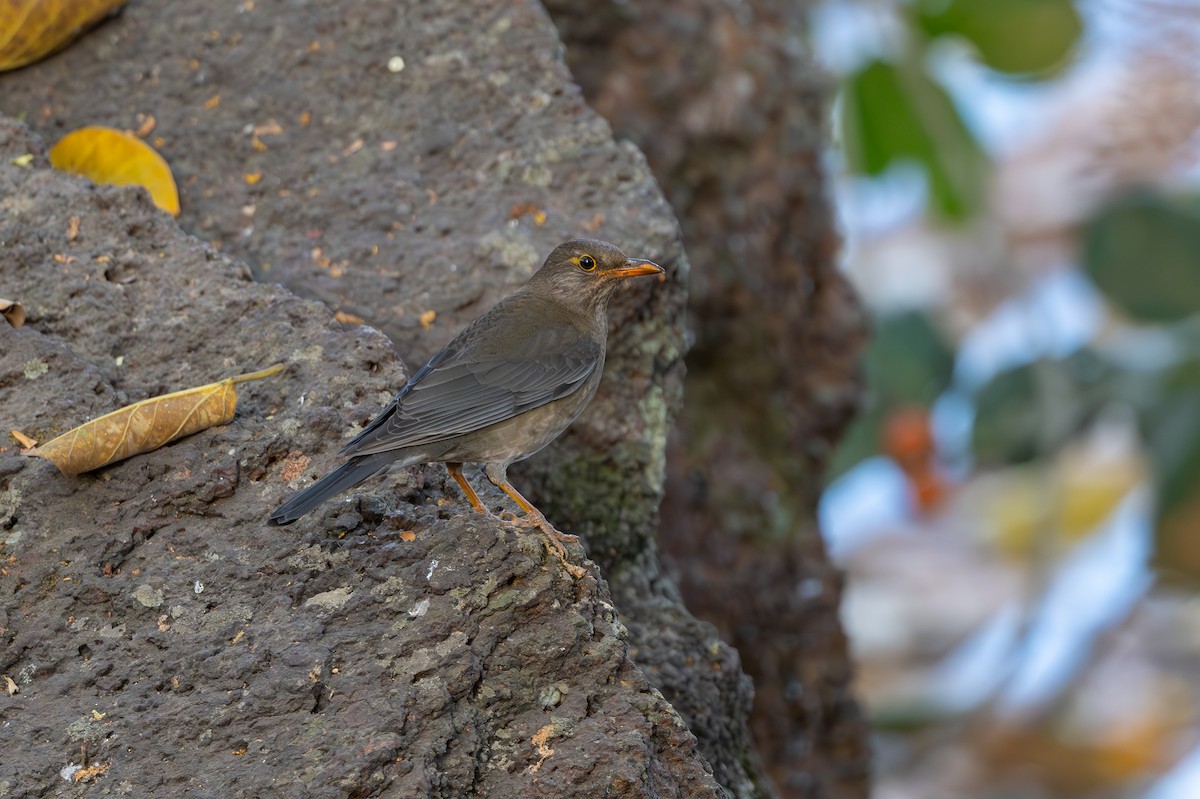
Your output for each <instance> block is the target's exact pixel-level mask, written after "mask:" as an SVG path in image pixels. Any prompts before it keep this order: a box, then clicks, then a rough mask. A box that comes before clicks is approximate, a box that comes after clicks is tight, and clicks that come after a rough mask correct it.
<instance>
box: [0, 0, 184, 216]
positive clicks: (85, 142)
mask: <svg viewBox="0 0 1200 799" xmlns="http://www.w3.org/2000/svg"><path fill="white" fill-rule="evenodd" d="M3 2H4V0H0V3H3ZM50 163H51V164H53V165H54V168H55V169H61V170H62V171H63V172H72V173H74V174H76V175H83V176H84V177H86V178H90V179H91V180H92V181H94V182H96V183H107V184H110V185H113V186H141V187H142V188H144V189H146V190H147V191H148V192H150V199H152V200H153V201H154V204H155V205H157V206H158V207H159V208H161V209H163V210H164V211H166V212H167V213H169V214H171V215H172V216H179V191H178V190H177V189H176V188H175V177H174V176H173V175H172V174H171V167H169V166H167V162H166V161H164V160H163V157H162V156H161V155H159V154H158V153H157V152H155V150H154V149H153V148H152V147H151V146H150V145H148V144H146V143H145V142H144V141H142V140H141V139H139V138H137V137H136V136H130V135H129V134H128V133H122V132H121V131H119V130H114V129H112V128H101V127H91V128H80V129H79V130H77V131H74V132H72V133H68V134H67V135H66V136H63V137H62V138H61V139H59V141H58V144H56V145H54V147H53V148H52V149H51V150H50Z"/></svg>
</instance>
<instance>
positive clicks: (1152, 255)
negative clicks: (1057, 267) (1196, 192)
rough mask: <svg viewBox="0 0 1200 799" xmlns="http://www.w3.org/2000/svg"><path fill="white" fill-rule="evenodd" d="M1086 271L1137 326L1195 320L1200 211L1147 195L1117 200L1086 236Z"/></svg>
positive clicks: (1182, 201) (1199, 302) (1181, 201)
mask: <svg viewBox="0 0 1200 799" xmlns="http://www.w3.org/2000/svg"><path fill="white" fill-rule="evenodd" d="M1083 266H1084V269H1086V270H1087V273H1088V274H1089V275H1090V276H1091V278H1092V280H1094V281H1095V282H1096V285H1097V286H1099V287H1100V290H1101V291H1102V292H1104V294H1105V295H1106V296H1107V297H1108V298H1109V300H1111V301H1112V303H1113V304H1114V305H1116V306H1117V307H1118V308H1120V309H1121V310H1122V311H1124V312H1125V313H1127V314H1129V315H1130V316H1131V317H1133V318H1134V319H1136V320H1138V321H1142V322H1176V321H1179V320H1180V319H1183V318H1185V317H1188V316H1191V315H1192V314H1194V313H1196V312H1198V311H1200V206H1198V205H1197V202H1196V200H1195V199H1193V198H1176V199H1172V198H1167V197H1163V196H1161V195H1157V194H1149V193H1144V192H1143V193H1138V194H1133V195H1128V196H1125V197H1122V198H1120V199H1118V200H1116V201H1115V202H1113V203H1112V204H1110V205H1109V206H1108V207H1106V208H1104V209H1102V210H1101V211H1100V212H1099V213H1098V214H1097V215H1096V216H1095V217H1094V218H1093V219H1092V220H1091V222H1090V223H1089V224H1088V226H1087V229H1086V230H1085V231H1084V236H1083Z"/></svg>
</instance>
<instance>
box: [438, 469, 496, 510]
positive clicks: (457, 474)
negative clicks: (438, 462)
mask: <svg viewBox="0 0 1200 799" xmlns="http://www.w3.org/2000/svg"><path fill="white" fill-rule="evenodd" d="M446 471H448V472H450V476H451V477H453V478H454V482H456V483H458V487H459V488H461V489H462V490H463V493H464V494H466V495H467V502H470V503H471V507H472V508H474V509H475V512H476V513H482V514H483V515H484V516H491V515H492V514H491V512H490V511H488V509H487V508H486V507H484V505H483V502H481V501H480V499H479V495H478V494H476V493H475V489H473V488H471V484H470V483H468V482H467V478H466V477H464V476H463V473H462V464H461V463H447V464H446Z"/></svg>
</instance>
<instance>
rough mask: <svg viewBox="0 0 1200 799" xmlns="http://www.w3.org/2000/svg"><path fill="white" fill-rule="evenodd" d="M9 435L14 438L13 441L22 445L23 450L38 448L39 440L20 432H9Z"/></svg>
mask: <svg viewBox="0 0 1200 799" xmlns="http://www.w3.org/2000/svg"><path fill="white" fill-rule="evenodd" d="M8 434H9V435H10V436H12V437H13V440H14V441H16V442H17V443H18V444H20V445H21V449H33V448H34V447H36V446H37V440H36V439H32V438H30V437H29V436H27V435H25V434H24V433H22V432H21V431H20V430H9V431H8Z"/></svg>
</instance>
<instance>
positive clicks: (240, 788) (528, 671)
mask: <svg viewBox="0 0 1200 799" xmlns="http://www.w3.org/2000/svg"><path fill="white" fill-rule="evenodd" d="M27 154H32V155H34V156H35V157H34V159H33V161H32V163H29V164H28V165H25V166H18V165H16V164H24V163H25V160H26V159H22V156H25V155H27ZM14 161H15V162H16V164H15V163H14ZM0 286H3V287H4V292H5V293H6V294H8V295H10V296H15V297H20V298H21V300H22V301H23V302H24V303H25V306H26V309H27V310H28V312H29V321H28V324H27V325H26V326H25V327H24V328H22V329H20V330H14V329H12V328H10V327H9V326H7V325H4V324H0V409H3V410H2V411H0V424H2V426H3V428H4V429H5V431H6V436H7V430H8V429H10V428H13V427H16V428H20V429H21V430H23V431H24V432H25V433H27V434H29V435H32V436H35V437H37V438H39V439H41V440H43V441H44V440H46V439H48V438H49V437H51V436H53V435H55V434H57V433H59V432H62V431H63V430H65V429H67V428H69V427H71V426H73V425H75V424H78V423H80V422H83V421H85V420H86V419H88V418H90V417H93V416H95V415H98V414H101V413H104V412H107V411H110V410H113V409H114V408H115V407H117V406H119V405H120V404H122V403H126V402H130V401H135V400H139V399H142V398H145V397H147V396H150V395H154V394H158V393H162V392H166V391H170V390H174V389H179V388H183V387H189V386H193V385H196V384H200V383H205V382H209V381H212V380H214V379H220V378H223V377H227V376H230V375H233V374H236V373H240V372H245V371H247V370H252V369H255V368H258V367H261V366H265V365H267V364H269V363H272V362H275V361H279V362H283V363H286V364H287V370H286V371H285V372H284V373H283V374H281V375H280V376H278V377H275V378H272V379H268V380H265V381H261V382H256V383H248V384H244V385H243V386H241V387H240V391H239V394H240V402H239V405H238V410H237V415H236V417H235V419H234V420H233V422H231V423H230V424H228V425H225V426H222V427H218V428H213V429H210V430H207V431H204V432H201V433H198V434H195V435H193V436H190V437H188V438H185V439H182V440H180V441H178V442H176V443H174V444H172V445H169V446H167V447H165V448H162V449H159V450H157V451H154V452H152V453H149V454H146V455H142V456H138V457H135V458H133V459H130V460H127V461H124V462H121V463H118V464H115V465H113V466H110V467H108V468H105V469H103V470H100V471H98V472H95V473H92V474H86V475H83V476H80V477H77V478H69V477H65V476H63V475H61V474H59V473H58V472H57V471H56V470H55V469H54V468H53V467H52V466H51V465H50V464H49V463H47V462H45V461H42V460H39V459H35V458H30V457H27V456H23V455H20V454H19V453H18V451H17V449H16V447H15V446H12V445H11V442H6V446H5V447H4V448H3V449H2V450H0V674H3V675H7V676H8V677H9V678H10V679H11V680H12V685H11V687H10V688H9V690H8V691H3V690H0V750H2V751H3V752H4V757H3V758H0V796H12V797H25V796H48V795H54V796H85V795H86V796H94V795H98V794H99V795H117V796H120V795H128V796H195V797H272V796H280V797H285V796H286V797H294V796H314V797H317V796H328V797H335V796H339V797H361V796H396V797H401V796H404V797H409V796H459V795H464V794H478V795H488V796H511V797H527V796H554V797H560V796H569V795H587V796H600V795H610V796H629V797H635V796H637V797H641V796H713V797H718V796H722V795H725V794H724V791H723V790H722V789H721V788H720V787H719V786H718V785H717V783H716V782H715V780H714V779H713V777H712V774H711V771H710V769H709V766H708V765H707V763H706V762H705V761H704V759H703V757H702V756H701V754H700V752H699V751H698V749H697V747H696V741H695V738H694V737H693V736H692V735H691V733H690V732H689V731H688V730H687V727H686V725H685V724H684V723H683V721H682V720H681V719H680V718H679V716H678V715H677V714H676V713H675V711H674V710H673V709H672V708H671V706H670V705H669V704H667V702H666V701H665V700H664V699H663V697H662V696H661V694H659V693H658V692H657V691H656V690H654V689H653V688H652V687H651V685H650V684H649V682H648V681H647V680H646V678H645V676H644V675H643V674H642V672H641V671H640V670H639V669H638V668H637V667H636V666H635V665H634V664H633V663H632V662H631V660H630V659H629V657H628V654H629V644H628V640H627V636H626V633H625V632H624V629H623V625H622V623H621V621H620V619H619V616H618V613H617V611H616V610H615V609H614V607H613V605H612V603H611V601H610V599H609V592H608V588H607V586H606V584H605V583H604V581H603V579H602V578H601V577H600V576H599V573H598V571H597V570H596V569H595V567H594V566H591V567H590V568H589V571H588V574H587V576H586V577H585V578H584V579H582V580H578V581H577V580H575V579H573V578H572V577H571V576H570V575H569V574H567V573H566V571H565V570H564V569H563V567H562V564H561V563H559V562H558V561H557V560H556V559H554V558H553V557H550V556H548V555H547V554H546V551H545V548H544V547H543V544H542V542H541V540H540V539H539V536H538V534H536V533H534V534H531V533H526V532H517V531H514V530H512V529H509V528H506V527H505V526H504V525H502V524H500V523H497V522H492V521H488V520H486V519H483V518H481V517H479V516H477V515H474V514H472V513H471V512H470V510H469V508H468V507H467V506H466V505H465V504H464V503H462V502H461V501H460V500H459V499H458V498H457V496H456V495H455V493H454V491H453V489H449V488H448V487H447V485H446V483H447V482H448V480H447V478H446V477H445V473H444V471H443V470H442V469H441V468H440V467H432V466H431V467H426V468H422V469H414V470H406V471H404V472H402V473H398V474H395V475H391V476H390V477H388V478H386V479H384V480H383V481H381V482H378V483H376V484H373V485H371V486H370V487H369V488H367V489H366V490H364V491H362V492H361V493H358V494H356V495H354V496H352V497H351V498H350V499H348V500H347V501H343V502H336V503H330V504H329V505H328V506H327V507H326V508H324V509H322V510H321V511H319V512H317V513H314V514H313V516H312V518H311V519H310V520H305V521H303V522H300V523H298V524H296V525H294V526H292V527H288V528H282V529H279V528H269V527H266V526H265V524H264V519H265V516H266V514H267V513H268V512H269V509H270V508H271V507H273V506H274V505H275V504H276V503H277V502H278V501H279V500H280V499H281V498H282V497H283V496H284V495H286V494H287V493H288V492H289V490H290V485H291V484H296V483H298V482H302V481H303V479H304V478H305V476H306V475H308V474H309V473H310V472H311V471H313V470H314V469H315V468H316V465H315V464H317V463H320V462H326V461H328V460H329V457H330V456H331V454H332V452H333V451H334V450H336V448H337V447H338V445H339V443H340V442H341V441H342V439H343V436H344V431H345V428H346V425H347V422H348V421H349V422H351V423H353V422H354V421H361V420H365V419H367V418H368V417H369V416H370V415H371V414H372V413H374V412H375V410H376V409H377V408H378V407H379V405H380V403H381V402H382V401H383V399H384V398H385V397H387V396H388V395H389V394H390V393H391V391H392V390H393V389H394V387H395V386H396V385H398V384H399V383H400V382H402V381H403V378H404V374H405V367H404V365H403V364H402V363H401V360H400V358H399V357H398V356H397V354H396V351H395V350H394V349H393V348H392V347H391V346H390V344H389V342H388V341H387V340H386V339H385V338H384V337H383V336H382V335H380V334H379V333H378V332H376V331H374V330H372V329H370V328H366V327H351V328H343V326H342V325H340V324H339V323H338V322H336V321H335V320H334V319H333V317H332V315H331V314H330V313H329V311H328V309H327V308H325V307H324V306H322V305H321V304H319V303H316V302H312V301H306V300H302V299H299V298H297V297H296V296H294V295H293V294H291V293H290V292H288V291H286V290H284V289H282V288H280V287H277V286H269V285H264V284H260V283H255V282H253V281H252V280H251V277H250V274H249V271H248V270H247V269H246V268H245V267H244V266H243V265H241V264H239V263H238V262H235V261H232V260H230V259H228V258H226V257H224V256H222V255H220V254H218V253H216V252H215V251H214V250H212V249H211V248H210V247H208V246H206V245H205V244H203V243H201V242H199V241H197V240H195V239H193V238H190V237H188V236H186V235H185V234H183V233H181V232H180V231H179V229H178V227H177V226H176V224H175V222H174V221H173V220H171V219H170V218H169V217H168V216H166V215H165V214H163V213H161V212H160V211H158V210H157V209H155V208H153V207H152V206H151V205H150V204H149V202H148V200H147V199H146V197H145V195H144V194H142V193H141V192H140V190H137V189H127V188H126V189H118V188H108V187H102V188H98V187H94V186H91V185H90V184H88V183H87V182H86V181H83V180H81V179H77V178H74V177H70V176H66V175H63V174H61V173H57V172H55V171H53V170H50V169H48V168H47V165H46V163H45V158H44V155H43V152H42V148H41V145H40V143H39V142H38V141H37V140H36V139H35V138H34V137H33V136H32V135H30V134H29V132H28V130H27V129H26V128H24V127H23V126H21V125H19V124H18V123H15V122H13V121H12V120H2V119H0ZM448 498H449V499H448ZM574 554H575V557H576V558H580V557H581V555H582V553H581V552H580V551H579V550H578V549H576V551H575V553H574ZM705 667H706V668H707V667H708V666H707V664H705ZM5 685H7V681H6V682H5ZM81 767H83V768H81Z"/></svg>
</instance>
